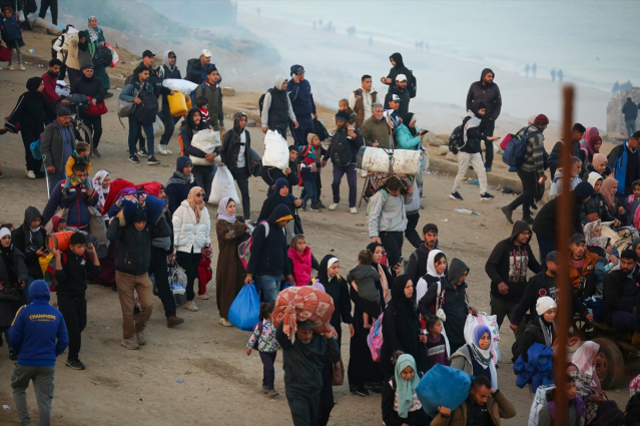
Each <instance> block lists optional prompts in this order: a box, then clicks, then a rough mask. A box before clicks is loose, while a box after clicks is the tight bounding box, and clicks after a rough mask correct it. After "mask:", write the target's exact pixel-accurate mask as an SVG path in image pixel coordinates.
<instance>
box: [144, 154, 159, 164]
mask: <svg viewBox="0 0 640 426" xmlns="http://www.w3.org/2000/svg"><path fill="white" fill-rule="evenodd" d="M157 164H160V162H159V161H158V160H156V157H154V156H153V155H150V156H149V158H148V159H147V166H155V165H157Z"/></svg>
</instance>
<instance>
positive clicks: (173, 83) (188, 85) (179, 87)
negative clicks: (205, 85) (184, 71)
mask: <svg viewBox="0 0 640 426" xmlns="http://www.w3.org/2000/svg"><path fill="white" fill-rule="evenodd" d="M162 85H163V86H164V87H166V88H168V89H171V90H175V91H177V92H182V93H184V95H185V96H189V95H191V92H193V91H194V90H196V89H197V88H198V85H197V84H196V83H194V82H191V81H189V80H184V79H181V78H167V79H166V80H162Z"/></svg>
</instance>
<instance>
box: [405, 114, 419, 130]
mask: <svg viewBox="0 0 640 426" xmlns="http://www.w3.org/2000/svg"><path fill="white" fill-rule="evenodd" d="M413 115H414V114H413V113H412V112H408V113H406V114H405V115H404V117H402V123H404V125H405V126H407V129H409V133H411V136H417V135H418V132H417V131H416V128H415V126H414V127H409V124H411V120H412V119H413Z"/></svg>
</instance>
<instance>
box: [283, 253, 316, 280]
mask: <svg viewBox="0 0 640 426" xmlns="http://www.w3.org/2000/svg"><path fill="white" fill-rule="evenodd" d="M288 254H289V258H290V259H291V261H292V262H293V279H294V280H295V282H296V286H298V287H299V286H305V285H307V284H309V281H311V268H312V263H313V260H312V259H313V256H312V255H311V248H309V246H307V247H305V248H304V251H303V252H302V254H300V253H298V250H296V249H294V248H293V247H289V252H288Z"/></svg>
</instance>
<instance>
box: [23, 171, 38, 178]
mask: <svg viewBox="0 0 640 426" xmlns="http://www.w3.org/2000/svg"><path fill="white" fill-rule="evenodd" d="M24 175H25V176H26V177H27V178H28V179H35V178H36V174H35V173H34V172H33V170H27V171H26V172H24Z"/></svg>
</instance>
